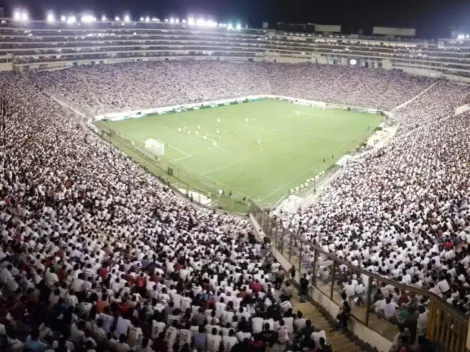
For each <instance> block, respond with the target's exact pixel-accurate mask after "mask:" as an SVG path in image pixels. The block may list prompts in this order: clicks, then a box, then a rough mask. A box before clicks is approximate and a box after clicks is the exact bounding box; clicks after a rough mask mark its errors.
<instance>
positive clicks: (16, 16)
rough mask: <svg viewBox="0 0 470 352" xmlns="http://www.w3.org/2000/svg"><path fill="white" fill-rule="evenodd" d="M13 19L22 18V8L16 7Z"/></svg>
mask: <svg viewBox="0 0 470 352" xmlns="http://www.w3.org/2000/svg"><path fill="white" fill-rule="evenodd" d="M13 19H14V20H15V21H19V20H21V10H18V9H16V10H14V11H13Z"/></svg>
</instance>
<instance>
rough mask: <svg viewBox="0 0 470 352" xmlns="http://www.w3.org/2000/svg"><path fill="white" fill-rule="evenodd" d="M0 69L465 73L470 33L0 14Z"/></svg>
mask: <svg viewBox="0 0 470 352" xmlns="http://www.w3.org/2000/svg"><path fill="white" fill-rule="evenodd" d="M0 22H1V23H0V31H1V37H0V71H20V72H26V71H29V70H47V69H61V68H66V67H73V66H78V65H96V64H111V63H117V62H129V61H151V60H180V59H188V58H191V59H197V60H211V59H212V60H241V61H247V60H249V61H271V62H282V63H299V62H312V63H318V64H331V65H357V66H363V67H369V68H382V69H386V70H402V71H405V72H408V73H411V74H415V75H424V76H430V77H441V78H447V79H452V80H459V81H463V82H468V81H470V40H469V39H465V38H460V39H457V38H456V39H439V40H418V39H415V38H413V37H403V36H402V37H397V36H395V37H392V36H378V35H375V36H362V35H342V34H338V33H334V34H333V33H331V34H315V33H305V32H287V31H282V30H270V29H248V28H244V29H242V28H236V29H229V28H228V27H227V26H225V27H219V26H211V27H201V26H189V25H187V24H183V23H178V24H176V23H167V22H152V21H138V22H135V21H129V22H127V21H126V22H124V21H122V20H121V21H104V22H93V23H81V22H75V23H72V24H71V23H67V22H61V21H59V22H54V23H50V22H47V21H28V22H21V21H15V20H13V19H10V18H2V19H0Z"/></svg>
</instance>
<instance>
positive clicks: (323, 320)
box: [291, 290, 375, 352]
mask: <svg viewBox="0 0 470 352" xmlns="http://www.w3.org/2000/svg"><path fill="white" fill-rule="evenodd" d="M294 291H295V290H294ZM291 303H292V306H293V307H294V308H295V309H296V310H300V311H301V312H302V314H303V316H304V318H305V319H310V320H311V322H312V324H313V326H315V327H320V328H321V329H323V330H325V332H326V339H327V341H328V343H330V344H331V346H332V348H333V351H334V352H373V351H374V350H375V349H373V348H371V347H370V346H368V345H366V344H365V343H364V342H363V341H361V340H359V339H358V338H357V337H356V336H354V335H352V334H350V333H342V332H341V331H340V330H338V329H336V326H335V322H333V321H331V320H329V319H328V317H326V316H325V315H324V314H323V313H322V312H321V311H320V310H318V309H317V308H316V307H315V306H314V305H313V304H311V303H310V302H305V303H301V302H300V300H299V297H298V295H297V292H295V293H294V294H293V296H292V299H291Z"/></svg>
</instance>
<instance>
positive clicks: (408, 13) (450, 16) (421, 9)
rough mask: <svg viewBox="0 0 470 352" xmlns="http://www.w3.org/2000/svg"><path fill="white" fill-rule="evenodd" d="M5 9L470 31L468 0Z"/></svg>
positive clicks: (229, 1)
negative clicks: (202, 16) (208, 17)
mask: <svg viewBox="0 0 470 352" xmlns="http://www.w3.org/2000/svg"><path fill="white" fill-rule="evenodd" d="M0 4H2V5H3V6H4V8H5V11H6V13H7V14H9V13H11V11H12V9H13V8H14V7H20V6H23V7H26V8H28V9H30V11H31V12H32V14H33V16H34V17H36V18H41V17H42V18H44V17H45V13H46V11H47V10H49V9H53V10H56V12H57V13H58V12H62V11H71V12H80V11H86V10H91V11H93V12H94V14H95V15H96V16H101V15H102V14H103V13H105V14H106V15H108V16H110V17H111V16H113V17H114V16H115V15H121V16H122V14H123V13H124V11H126V10H127V11H130V13H131V15H132V17H133V18H139V17H140V16H142V15H146V14H149V15H153V16H157V17H160V18H163V17H167V16H170V15H175V16H179V17H181V18H182V17H186V15H187V14H189V13H191V14H203V15H204V14H205V15H212V16H214V17H215V19H218V20H219V21H225V20H229V19H240V20H242V21H243V23H249V25H250V26H251V27H260V26H261V22H262V21H268V22H275V21H285V22H313V23H321V24H341V25H342V26H343V31H344V32H346V33H355V32H357V30H358V29H363V30H364V33H369V32H370V31H371V28H372V27H373V26H390V27H414V28H416V29H417V33H418V35H419V36H420V37H449V35H450V31H451V29H452V28H457V29H459V28H461V27H463V28H464V29H466V30H468V31H469V32H470V1H469V0H153V1H148V0H69V1H65V0H0Z"/></svg>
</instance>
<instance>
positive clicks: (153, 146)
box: [145, 138, 165, 156]
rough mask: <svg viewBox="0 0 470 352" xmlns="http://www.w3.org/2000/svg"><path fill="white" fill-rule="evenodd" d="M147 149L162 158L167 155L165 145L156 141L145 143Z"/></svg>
mask: <svg viewBox="0 0 470 352" xmlns="http://www.w3.org/2000/svg"><path fill="white" fill-rule="evenodd" d="M145 149H147V150H148V151H149V152H150V153H152V154H153V155H155V156H161V155H163V154H165V144H163V143H160V142H159V141H156V140H155V139H152V138H149V139H147V140H146V141H145Z"/></svg>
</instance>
